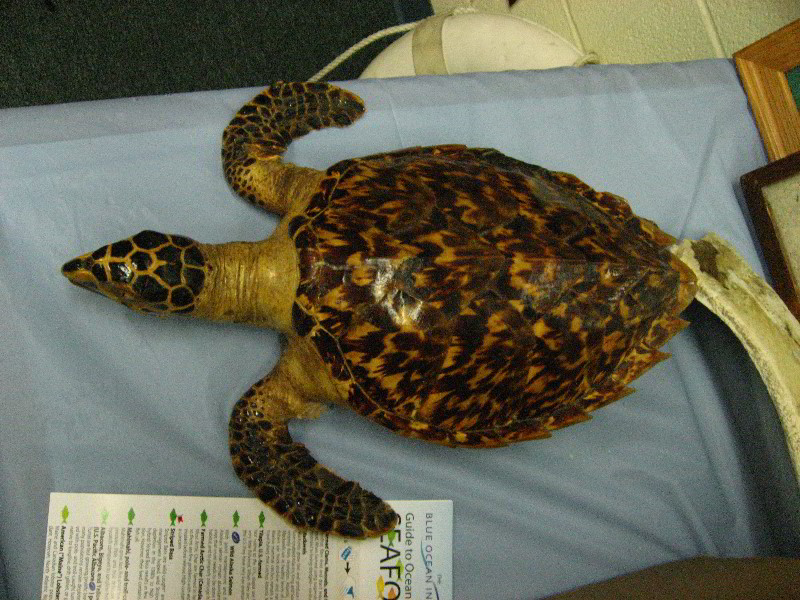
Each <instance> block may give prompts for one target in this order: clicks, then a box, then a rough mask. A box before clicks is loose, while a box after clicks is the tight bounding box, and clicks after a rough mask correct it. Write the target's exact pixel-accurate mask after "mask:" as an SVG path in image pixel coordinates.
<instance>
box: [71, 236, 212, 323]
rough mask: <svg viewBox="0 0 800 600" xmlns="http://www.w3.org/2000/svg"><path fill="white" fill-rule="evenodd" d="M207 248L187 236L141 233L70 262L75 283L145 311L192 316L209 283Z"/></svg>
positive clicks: (72, 280) (72, 279)
mask: <svg viewBox="0 0 800 600" xmlns="http://www.w3.org/2000/svg"><path fill="white" fill-rule="evenodd" d="M206 262H207V261H206V257H205V255H204V253H203V250H202V246H201V245H200V244H198V243H197V242H195V241H193V240H190V239H189V238H187V237H183V236H180V235H169V234H165V233H158V232H155V231H142V232H141V233H137V234H136V235H134V236H132V237H130V238H126V239H124V240H120V241H118V242H115V243H113V244H108V245H106V246H102V247H100V248H98V249H97V250H95V251H94V252H91V253H88V254H83V255H81V256H79V257H77V258H74V259H72V260H70V261H69V262H67V263H65V264H64V266H63V267H62V268H61V272H62V273H63V274H64V276H65V277H66V278H67V279H69V280H70V281H71V282H72V283H74V284H75V285H79V286H81V287H84V288H86V289H88V290H91V291H93V292H98V293H100V294H102V295H104V296H107V297H108V298H111V299H112V300H116V301H117V302H120V303H122V304H124V305H125V306H127V307H129V308H132V309H134V310H136V311H138V312H144V313H160V314H164V315H166V314H174V313H191V312H192V311H193V310H194V309H195V300H196V297H197V295H198V294H199V293H200V290H202V289H203V284H204V283H205V280H206V274H207V265H206Z"/></svg>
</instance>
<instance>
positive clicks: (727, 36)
mask: <svg viewBox="0 0 800 600" xmlns="http://www.w3.org/2000/svg"><path fill="white" fill-rule="evenodd" d="M431 5H432V6H433V10H434V12H436V13H437V14H439V13H443V12H449V11H450V10H452V9H453V8H455V7H457V6H472V7H475V8H477V9H479V10H484V11H491V12H500V13H504V12H509V11H510V12H511V14H514V15H517V16H520V17H523V18H525V19H529V20H531V21H534V22H536V23H539V24H540V25H543V26H545V27H547V28H548V29H551V30H552V31H554V32H556V33H558V34H559V35H561V36H562V37H564V38H565V39H567V40H569V41H571V42H572V43H573V44H575V45H576V46H577V47H578V48H579V49H581V50H583V51H584V52H589V51H593V52H595V53H597V55H598V56H599V58H600V62H602V63H653V62H677V61H684V60H699V59H704V58H723V57H730V56H731V55H732V54H733V53H734V52H736V51H737V50H739V49H741V48H743V47H744V46H747V45H748V44H750V43H752V42H754V41H756V40H758V39H760V38H762V37H764V36H766V35H768V34H769V33H772V32H773V31H775V30H776V29H779V28H781V27H783V26H784V25H786V24H787V23H791V22H792V21H794V20H795V19H800V1H798V0H519V1H518V2H516V3H515V4H514V6H513V7H511V8H510V9H509V7H508V2H507V1H506V0H431Z"/></svg>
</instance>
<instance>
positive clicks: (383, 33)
mask: <svg viewBox="0 0 800 600" xmlns="http://www.w3.org/2000/svg"><path fill="white" fill-rule="evenodd" d="M423 20H424V19H423ZM423 20H420V21H414V22H413V23H403V24H402V25H395V26H394V27H387V28H386V29H381V30H380V31H376V32H375V33H373V34H372V35H368V36H367V37H365V38H364V39H363V40H361V41H360V42H357V43H355V44H353V45H352V46H350V47H349V48H348V49H347V50H345V51H344V52H342V53H341V54H340V55H339V56H337V57H336V58H334V59H333V60H332V61H331V62H329V63H328V64H327V65H325V66H324V67H323V68H322V69H320V71H319V72H318V73H316V74H314V75H313V76H311V77H310V78H309V79H308V80H309V81H319V80H320V79H322V78H323V77H325V76H326V75H327V74H328V73H330V72H331V71H333V70H334V69H335V68H336V67H338V66H339V65H340V64H342V63H343V62H344V61H346V60H347V59H348V58H350V57H351V56H353V54H355V53H356V52H358V51H359V50H361V49H362V48H365V47H367V46H369V45H370V44H371V43H372V42H375V41H377V40H380V39H382V38H385V37H388V36H390V35H395V34H397V33H405V32H406V31H409V30H410V29H414V27H416V26H417V25H419V24H420V23H422V21H423Z"/></svg>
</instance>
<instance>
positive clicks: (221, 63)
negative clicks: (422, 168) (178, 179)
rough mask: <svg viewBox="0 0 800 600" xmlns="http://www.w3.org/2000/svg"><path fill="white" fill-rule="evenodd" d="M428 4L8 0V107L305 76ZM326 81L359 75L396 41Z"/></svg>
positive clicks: (2, 5)
mask: <svg viewBox="0 0 800 600" xmlns="http://www.w3.org/2000/svg"><path fill="white" fill-rule="evenodd" d="M431 12H432V11H431V7H430V3H429V2H428V1H427V0H350V1H347V2H334V1H317V2H314V1H301V0H236V1H233V0H230V1H221V0H217V1H211V0H198V1H195V2H190V1H189V0H136V1H130V2H125V1H122V0H0V108H4V107H11V106H27V105H35V104H53V103H58V102H72V101H76V100H95V99H101V98H114V97H122V96H141V95H151V94H164V93H169V92H184V91H192V90H208V89H221V88H235V87H245V86H256V85H263V84H266V83H269V82H271V81H274V80H278V79H283V80H304V79H307V78H309V77H310V76H311V75H313V74H314V73H316V72H317V71H318V70H320V69H321V68H322V67H324V66H325V65H326V64H327V63H328V62H329V61H331V60H332V59H333V58H335V57H336V56H337V55H338V54H339V53H341V52H342V51H344V50H346V49H347V48H349V47H350V46H351V45H352V44H354V43H355V42H357V41H359V40H361V39H362V38H364V37H366V36H367V35H369V34H371V33H374V32H375V31H377V30H379V29H383V28H385V27H390V26H392V25H398V24H400V23H406V22H409V21H414V20H417V19H421V18H424V17H426V16H429V15H430V14H431ZM392 39H394V38H390V39H388V40H382V41H380V42H377V43H375V44H374V45H372V46H370V47H368V48H367V49H365V50H363V51H361V52H360V53H358V54H356V55H355V56H354V57H353V58H352V59H350V60H349V61H347V62H346V63H345V64H343V65H341V66H340V67H339V68H337V69H336V70H335V71H334V72H333V73H331V74H330V75H329V76H328V77H327V79H331V80H333V79H352V78H355V77H357V76H358V74H359V73H360V72H361V71H362V70H363V69H364V68H365V67H366V65H367V64H368V63H369V61H370V60H372V58H374V57H375V56H376V55H377V54H378V52H380V51H381V50H382V49H383V48H384V47H385V46H386V45H388V44H389V43H390V42H391V40H392Z"/></svg>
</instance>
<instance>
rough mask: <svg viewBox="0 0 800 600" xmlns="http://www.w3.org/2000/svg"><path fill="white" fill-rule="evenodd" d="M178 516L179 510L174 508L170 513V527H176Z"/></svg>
mask: <svg viewBox="0 0 800 600" xmlns="http://www.w3.org/2000/svg"><path fill="white" fill-rule="evenodd" d="M177 518H178V513H177V511H176V510H175V509H174V508H173V509H172V511H171V512H170V513H169V525H170V527H175V521H176V520H177Z"/></svg>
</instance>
